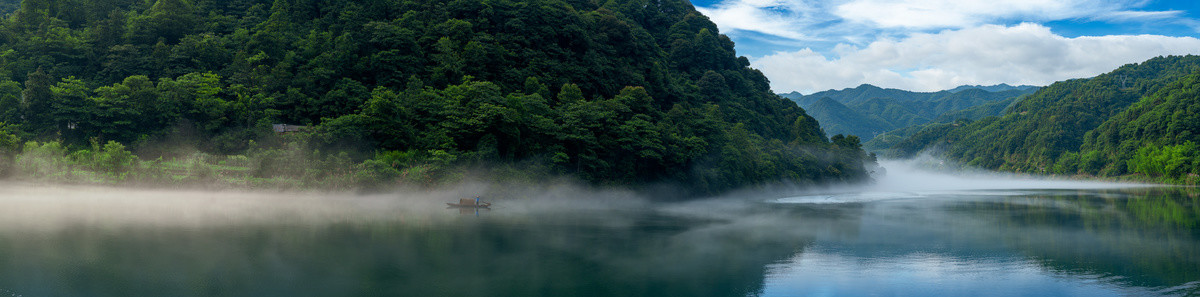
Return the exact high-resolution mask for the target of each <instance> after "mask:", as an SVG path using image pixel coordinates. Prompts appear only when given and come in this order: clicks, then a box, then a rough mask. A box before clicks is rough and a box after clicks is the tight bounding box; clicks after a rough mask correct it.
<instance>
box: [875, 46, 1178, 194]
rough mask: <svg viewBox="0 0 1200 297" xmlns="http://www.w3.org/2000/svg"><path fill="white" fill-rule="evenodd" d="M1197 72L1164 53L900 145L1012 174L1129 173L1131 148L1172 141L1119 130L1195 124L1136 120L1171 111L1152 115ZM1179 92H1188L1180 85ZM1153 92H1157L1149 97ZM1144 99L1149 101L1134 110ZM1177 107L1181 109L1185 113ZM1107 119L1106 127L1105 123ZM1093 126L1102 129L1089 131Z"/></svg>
mask: <svg viewBox="0 0 1200 297" xmlns="http://www.w3.org/2000/svg"><path fill="white" fill-rule="evenodd" d="M1197 71H1200V57H1198V56H1171V57H1158V58H1154V59H1150V60H1148V61H1145V62H1143V63H1138V64H1130V65H1125V66H1122V67H1121V68H1118V69H1116V70H1114V71H1112V72H1110V73H1106V74H1101V75H1099V76H1096V77H1094V78H1089V79H1075V80H1068V81H1063V82H1058V83H1055V84H1053V85H1050V86H1048V87H1045V88H1043V89H1041V90H1039V91H1038V92H1037V93H1035V94H1033V95H1031V96H1028V97H1026V98H1024V99H1022V100H1020V101H1019V102H1016V103H1014V104H1013V105H1012V106H1011V107H1009V108H1008V109H1007V111H1006V114H1004V115H1003V116H1001V117H989V118H984V119H981V120H979V121H975V122H972V123H970V124H966V125H961V126H959V127H953V128H951V129H947V128H946V127H942V126H938V127H931V129H928V130H927V131H921V132H917V133H915V134H913V136H911V137H910V138H911V140H912V141H907V142H906V143H907V144H906V145H903V147H893V148H894V149H897V151H899V152H903V153H907V154H914V153H916V152H918V151H921V150H925V149H931V148H937V149H938V150H941V151H944V152H945V154H946V156H947V157H949V158H950V159H952V160H954V161H959V162H963V163H965V164H968V165H972V166H978V167H983V168H988V169H998V170H1005V171H1017V172H1037V173H1050V172H1056V171H1057V172H1062V173H1075V172H1082V173H1088V174H1105V175H1117V174H1122V173H1124V172H1125V171H1124V169H1123V166H1122V163H1124V162H1125V161H1128V159H1129V156H1130V153H1129V152H1130V151H1132V150H1137V149H1138V148H1139V147H1141V146H1143V145H1147V144H1152V143H1161V144H1169V143H1171V142H1163V141H1159V140H1156V137H1159V136H1154V137H1150V138H1146V140H1149V141H1144V140H1138V139H1141V138H1133V139H1130V137H1132V135H1134V134H1137V135H1141V134H1142V132H1130V133H1126V134H1127V135H1124V136H1117V135H1122V134H1121V132H1119V131H1140V130H1144V129H1148V130H1151V131H1159V132H1163V131H1175V130H1169V129H1161V128H1159V127H1156V126H1154V125H1158V124H1164V125H1168V126H1171V125H1175V126H1176V127H1181V126H1179V125H1190V124H1188V123H1190V122H1189V121H1190V119H1186V118H1182V117H1173V116H1170V117H1165V118H1166V119H1159V120H1156V121H1162V122H1157V123H1156V124H1150V123H1148V122H1146V123H1142V122H1136V121H1138V119H1143V120H1142V121H1144V122H1145V121H1149V120H1145V119H1146V118H1143V117H1142V115H1144V114H1153V115H1164V116H1165V115H1166V114H1168V113H1167V112H1168V111H1167V110H1161V111H1154V112H1152V109H1153V108H1152V106H1157V104H1156V103H1153V102H1158V101H1155V100H1159V101H1163V100H1166V99H1165V98H1167V97H1170V92H1172V91H1163V92H1168V93H1166V94H1158V95H1154V94H1156V93H1157V92H1160V90H1164V88H1165V87H1167V86H1172V87H1170V88H1167V89H1181V88H1182V89H1186V80H1184V81H1182V82H1181V81H1180V80H1181V79H1184V78H1185V77H1187V76H1188V75H1190V74H1194V73H1196V72H1197ZM1174 92H1183V94H1186V92H1184V91H1181V90H1175V91H1174ZM1150 95H1154V96H1151V97H1150V98H1144V97H1146V96H1150ZM1155 98H1158V99H1155ZM1139 100H1140V101H1143V102H1147V103H1141V104H1139V105H1137V108H1136V109H1133V110H1132V111H1128V112H1127V110H1130V107H1131V106H1132V105H1133V104H1134V103H1135V102H1139ZM1164 108H1166V107H1164ZM1155 112H1157V114H1156V113H1155ZM1170 112H1171V113H1170V114H1176V113H1178V110H1170ZM1150 118H1154V116H1150ZM1105 123H1108V124H1105ZM1120 123H1125V124H1120ZM1101 124H1105V125H1104V127H1103V128H1100V126H1101ZM1142 124H1145V125H1142ZM1093 130H1097V131H1094V132H1089V131H1093ZM1182 131H1183V130H1179V131H1176V132H1179V133H1182ZM1151 135H1158V134H1151ZM1163 135H1166V134H1163ZM1184 135H1186V134H1184ZM1139 137H1141V136H1139ZM1085 140H1086V143H1087V144H1086V145H1085ZM1126 140H1132V142H1129V143H1127V144H1124V146H1127V147H1124V148H1122V147H1121V146H1122V145H1121V144H1120V143H1122V142H1124V141H1126ZM1081 148H1084V149H1085V150H1087V151H1088V152H1085V154H1091V155H1088V156H1086V158H1082V159H1081V156H1079V155H1078V152H1079V151H1080V149H1081ZM1093 151H1094V152H1093ZM1102 156H1103V157H1102ZM1060 163H1061V164H1060ZM1102 171H1103V172H1102Z"/></svg>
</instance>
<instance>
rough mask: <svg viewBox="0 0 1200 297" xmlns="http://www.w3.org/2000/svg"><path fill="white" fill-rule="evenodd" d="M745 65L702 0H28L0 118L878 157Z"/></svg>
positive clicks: (372, 152)
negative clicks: (696, 1) (832, 131)
mask: <svg viewBox="0 0 1200 297" xmlns="http://www.w3.org/2000/svg"><path fill="white" fill-rule="evenodd" d="M748 66H749V62H748V60H747V59H746V58H745V57H737V56H736V55H735V52H734V48H733V42H731V41H730V39H729V38H728V37H726V36H724V35H721V34H719V32H718V30H717V27H716V25H715V24H713V23H712V22H711V21H709V20H708V19H707V18H706V17H705V16H703V15H701V14H699V13H698V12H697V11H695V9H694V8H693V7H692V5H691V4H690V3H689V2H688V1H686V0H624V1H616V0H612V1H598V0H529V1H512V0H455V1H412V0H379V1H374V0H370V1H367V0H337V1H328V0H322V1H317V0H147V1H143V0H25V1H21V2H20V5H19V7H17V8H16V9H15V10H14V11H13V12H12V13H10V14H9V15H8V17H7V18H6V19H5V20H4V21H3V22H0V122H4V123H7V124H6V125H5V126H3V127H5V129H4V131H7V132H6V134H10V135H12V136H14V137H18V138H19V139H21V140H37V141H43V142H44V141H58V142H61V143H62V144H63V145H64V146H67V147H73V148H82V147H86V146H87V145H88V144H89V143H92V144H93V145H92V146H93V147H94V148H95V149H94V150H99V146H98V145H96V144H95V143H105V142H108V141H113V142H116V143H123V144H129V145H130V146H131V148H133V150H134V152H136V153H137V154H138V155H139V156H141V157H142V158H156V157H160V156H168V157H169V156H170V154H171V152H170V150H165V149H162V147H163V145H161V144H162V143H172V144H181V143H182V145H186V146H191V147H195V148H197V149H199V150H201V151H204V152H208V153H212V154H218V155H235V154H246V153H247V152H251V151H254V150H256V149H259V150H261V149H262V148H263V147H264V146H266V147H269V146H272V145H275V146H280V145H283V143H286V142H289V141H290V140H289V141H283V140H281V139H280V138H281V137H279V136H277V135H274V133H272V132H271V125H272V124H279V123H283V124H294V125H305V126H311V127H312V129H310V130H307V131H305V132H304V133H303V134H304V135H303V137H295V136H289V137H292V138H300V139H301V140H302V142H303V143H305V145H306V147H307V148H308V149H311V150H313V152H314V154H318V155H320V154H322V153H320V152H329V153H325V155H332V152H333V151H345V152H349V155H348V156H349V158H351V159H353V160H355V161H356V162H362V163H359V165H358V167H357V168H370V170H373V172H372V174H370V175H371V176H384V177H387V176H395V175H404V174H407V173H409V172H410V171H411V170H408V169H411V168H414V167H421V166H427V165H429V164H442V165H457V166H467V165H471V166H475V165H488V164H510V165H512V164H518V165H519V166H520V167H521V168H523V169H522V170H529V171H540V172H550V173H554V174H567V175H573V176H576V177H579V178H581V179H584V180H588V181H591V182H596V183H600V184H651V183H659V182H669V183H684V184H688V185H691V186H693V187H694V188H695V189H698V191H700V192H713V191H720V190H725V189H730V188H733V187H738V186H744V185H749V184H757V183H763V182H772V181H778V180H792V181H810V182H811V181H827V180H855V179H861V178H864V177H865V175H866V172H865V170H864V169H863V168H864V166H863V162H864V160H866V159H868V157H867V156H866V155H865V154H863V153H862V151H861V149H860V148H859V146H860V144H859V143H858V140H857V138H854V137H840V136H839V137H834V141H831V140H830V139H827V138H826V136H825V135H824V134H823V133H822V132H821V130H820V128H819V127H818V125H817V123H816V121H815V120H813V119H812V118H811V117H809V116H808V115H806V114H805V112H804V111H803V110H802V109H800V108H799V107H797V106H796V104H794V103H792V102H790V101H788V100H785V99H782V98H780V97H779V96H777V95H774V94H772V93H771V92H770V90H769V85H768V82H767V79H766V78H765V77H764V76H763V75H762V73H761V72H759V71H757V70H755V69H751V68H749V67H748ZM18 142H19V141H18ZM26 149H28V148H26ZM7 150H8V151H10V152H17V151H20V149H19V148H17V147H15V146H10V147H8V148H7ZM10 155H11V153H10ZM421 168H427V167H421ZM384 179H386V178H384Z"/></svg>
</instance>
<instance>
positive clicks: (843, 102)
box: [785, 85, 1038, 143]
mask: <svg viewBox="0 0 1200 297" xmlns="http://www.w3.org/2000/svg"><path fill="white" fill-rule="evenodd" d="M985 89H994V90H996V91H988V90H985ZM1037 89H1038V88H1037V87H1030V86H1022V87H1011V86H1007V87H1005V86H992V87H978V86H975V87H967V86H963V87H959V88H955V89H954V90H950V91H940V92H911V91H904V90H897V89H883V88H879V87H876V86H872V85H862V86H859V87H857V88H853V89H844V90H829V91H824V92H819V93H815V94H812V95H807V96H796V94H795V93H792V94H785V97H789V98H791V99H792V100H794V101H796V102H797V103H798V104H800V106H801V107H803V108H804V109H805V110H807V111H808V112H809V113H811V114H813V115H814V117H816V118H817V120H818V121H820V122H821V124H822V126H823V127H824V128H825V132H826V133H827V134H829V135H833V134H853V135H857V136H859V137H861V138H862V139H863V140H864V141H867V142H868V143H870V140H872V139H873V138H874V137H875V136H876V135H880V134H884V133H885V132H888V131H891V130H893V129H898V128H904V127H909V126H914V125H925V124H928V123H932V122H937V123H945V122H951V121H955V120H958V119H960V118H959V117H953V118H949V119H946V118H947V117H948V115H947V114H950V113H956V112H958V111H962V110H966V109H970V108H973V107H976V106H981V105H985V104H988V103H992V102H997V101H1002V100H1005V99H1010V98H1015V97H1018V96H1022V95H1026V94H1029V93H1033V92H1034V91H1036V90H1037ZM824 98H828V99H830V100H832V101H834V102H837V103H840V104H839V106H844V107H846V108H848V109H850V110H852V111H854V112H855V113H858V114H859V116H857V117H822V116H823V115H827V114H834V113H842V114H845V112H844V111H827V110H822V108H826V107H831V106H834V105H831V104H821V105H818V104H816V102H818V101H821V100H823V99H824ZM989 111H991V110H980V111H977V112H974V113H967V114H955V115H949V116H965V117H967V118H968V119H978V118H981V117H982V116H986V115H998V114H999V111H996V113H992V114H983V115H980V114H979V113H980V112H983V113H986V112H989ZM880 129H883V130H880ZM858 133H862V134H858Z"/></svg>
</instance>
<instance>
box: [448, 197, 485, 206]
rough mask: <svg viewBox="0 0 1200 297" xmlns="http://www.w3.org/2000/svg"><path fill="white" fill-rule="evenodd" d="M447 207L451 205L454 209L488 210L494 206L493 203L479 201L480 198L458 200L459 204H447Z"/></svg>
mask: <svg viewBox="0 0 1200 297" xmlns="http://www.w3.org/2000/svg"><path fill="white" fill-rule="evenodd" d="M446 205H449V206H450V207H453V208H488V207H491V206H492V204H491V203H488V202H483V201H479V198H475V199H469V198H463V199H458V203H446Z"/></svg>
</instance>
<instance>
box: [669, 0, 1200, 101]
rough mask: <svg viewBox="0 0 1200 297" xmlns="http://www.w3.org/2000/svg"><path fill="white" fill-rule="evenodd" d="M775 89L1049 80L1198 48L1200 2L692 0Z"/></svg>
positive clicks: (1199, 51)
mask: <svg viewBox="0 0 1200 297" xmlns="http://www.w3.org/2000/svg"><path fill="white" fill-rule="evenodd" d="M692 3H693V4H694V5H695V6H696V7H697V9H698V10H700V12H702V13H704V14H705V15H707V16H708V17H709V18H710V19H712V20H713V22H715V23H717V25H718V26H719V27H720V29H721V32H722V33H724V34H726V35H729V36H730V37H731V38H733V40H734V41H735V42H736V43H737V50H738V54H739V55H744V56H747V57H750V59H751V63H752V64H753V66H754V67H756V68H758V69H760V70H762V71H763V73H765V74H766V75H767V77H768V78H769V79H771V85H772V88H773V89H775V91H777V92H790V91H800V92H802V93H812V92H815V91H822V90H827V89H841V88H848V87H854V86H857V85H859V84H863V83H870V84H874V85H878V86H882V87H891V88H900V89H908V90H916V91H936V90H943V89H949V88H953V87H955V86H959V85H964V84H982V85H992V84H999V83H1008V84H1014V85H1016V84H1030V85H1047V84H1050V83H1053V82H1055V81H1060V80H1065V79H1071V78H1081V77H1091V76H1095V75H1097V74H1101V73H1104V72H1108V71H1110V70H1112V69H1114V68H1116V67H1119V66H1121V65H1124V64H1127V63H1136V62H1140V61H1144V60H1146V59H1149V58H1152V57H1155V56H1160V55H1180V54H1200V39H1197V38H1196V37H1197V36H1200V1H1162V0H830V1H815V0H694V1H692Z"/></svg>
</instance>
